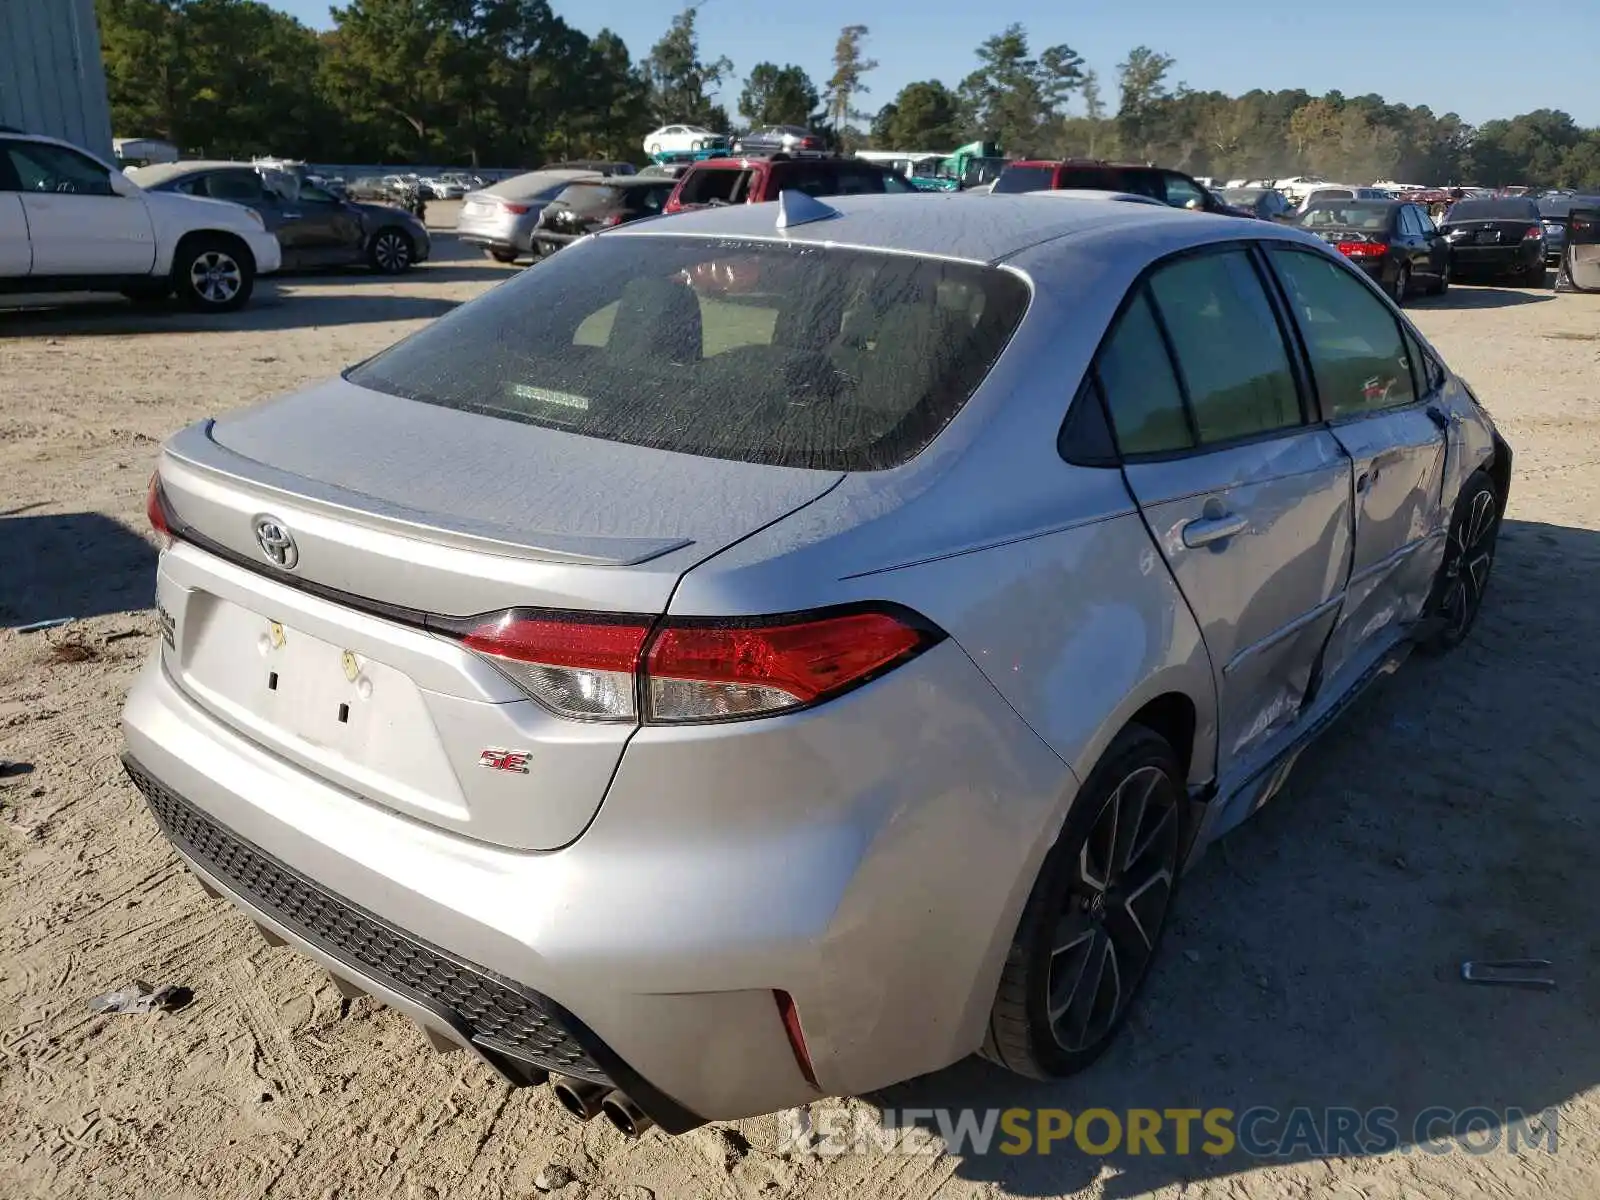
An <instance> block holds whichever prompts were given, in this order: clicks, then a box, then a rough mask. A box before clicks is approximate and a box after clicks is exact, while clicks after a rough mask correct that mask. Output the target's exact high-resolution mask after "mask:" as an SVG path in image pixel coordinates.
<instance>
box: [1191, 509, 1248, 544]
mask: <svg viewBox="0 0 1600 1200" xmlns="http://www.w3.org/2000/svg"><path fill="white" fill-rule="evenodd" d="M1248 528H1250V522H1249V520H1248V519H1247V518H1245V517H1242V516H1240V515H1239V514H1238V513H1232V514H1230V515H1228V516H1224V517H1199V518H1196V519H1195V520H1193V521H1190V522H1189V523H1188V524H1187V525H1185V526H1184V527H1183V544H1184V545H1185V546H1187V547H1189V549H1191V550H1194V549H1197V548H1198V547H1200V546H1209V545H1210V544H1211V543H1212V542H1220V541H1222V540H1223V539H1224V538H1231V537H1233V536H1234V535H1236V534H1240V533H1243V532H1244V531H1245V530H1246V529H1248Z"/></svg>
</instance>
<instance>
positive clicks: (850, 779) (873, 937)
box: [123, 643, 1073, 1130]
mask: <svg viewBox="0 0 1600 1200" xmlns="http://www.w3.org/2000/svg"><path fill="white" fill-rule="evenodd" d="M758 726H759V728H758ZM123 730H124V736H125V739H126V743H127V749H128V761H129V770H130V774H132V775H133V777H134V778H135V780H136V782H137V783H138V784H139V786H140V788H141V790H142V791H144V793H145V794H146V796H147V797H148V798H149V801H150V805H151V809H152V811H153V812H154V813H155V815H156V818H157V820H158V822H159V823H160V824H161V826H162V828H163V831H164V832H165V833H166V834H167V836H168V837H169V839H170V840H171V841H172V842H173V844H174V846H175V847H176V848H177V850H178V852H179V854H180V855H181V856H182V857H183V858H184V859H185V861H186V862H188V863H189V865H190V866H191V867H193V868H194V869H195V872H196V874H198V875H199V876H200V877H201V878H202V879H204V880H205V881H206V882H208V883H209V884H210V886H211V887H213V888H215V889H216V890H218V891H220V892H222V893H224V894H225V895H226V896H227V897H228V898H229V899H230V900H231V901H232V902H233V903H235V904H236V905H237V906H238V907H240V908H241V909H243V910H244V911H245V912H246V913H247V914H248V915H249V916H250V917H251V918H252V919H254V920H256V921H257V922H258V923H260V924H262V925H263V926H265V927H266V928H268V929H270V930H271V931H272V932H273V933H274V934H275V935H276V936H277V937H280V938H282V939H284V940H286V941H288V942H290V943H291V944H292V945H294V946H295V948H297V949H298V950H299V951H301V952H302V953H304V954H306V955H308V956H309V957H311V958H312V959H314V960H316V961H318V962H320V963H322V964H323V965H324V966H325V967H327V968H328V969H329V970H331V971H332V972H334V973H335V974H336V975H338V976H341V977H342V978H344V979H347V980H352V981H354V982H355V983H356V984H358V985H359V986H360V987H361V988H362V989H363V990H366V991H368V992H370V993H371V994H373V995H375V996H377V997H378V998H379V999H381V1000H383V1001H384V1002H386V1003H389V1004H391V1005H393V1006H394V1007H396V1008H397V1009H399V1010H401V1011H403V1012H405V1013H406V1014H407V1015H409V1016H410V1017H412V1018H413V1019H414V1020H416V1021H417V1022H418V1023H419V1024H421V1025H423V1026H424V1027H425V1028H427V1029H428V1030H430V1031H431V1032H432V1033H433V1034H435V1035H436V1036H438V1037H442V1038H444V1039H446V1040H448V1041H450V1042H453V1043H456V1044H458V1045H463V1046H467V1047H469V1048H470V1049H471V1050H472V1051H473V1053H475V1054H476V1055H478V1056H479V1057H480V1058H481V1059H483V1060H484V1061H486V1062H488V1063H489V1064H490V1065H491V1066H493V1067H494V1068H495V1069H496V1070H497V1071H499V1072H500V1073H501V1074H502V1075H504V1076H506V1077H507V1078H509V1079H513V1080H515V1081H517V1082H521V1083H529V1082H535V1081H537V1080H538V1079H539V1078H540V1077H541V1073H542V1071H545V1070H554V1071H560V1072H563V1073H566V1074H572V1075H575V1076H578V1077H584V1078H591V1079H598V1080H602V1081H608V1082H610V1083H612V1084H613V1085H616V1086H618V1087H620V1088H622V1090H624V1091H625V1092H627V1094H628V1095H630V1096H631V1097H632V1098H633V1099H634V1101H635V1102H636V1103H638V1104H639V1105H640V1107H641V1108H643V1109H645V1111H647V1112H649V1113H650V1115H651V1116H652V1117H654V1119H655V1120H656V1121H657V1123H659V1124H660V1125H662V1127H663V1128H666V1129H669V1130H671V1129H677V1128H687V1127H690V1126H692V1125H694V1124H697V1123H699V1122H700V1121H701V1120H722V1119H734V1118H739V1117H744V1116H750V1115H755V1114H758V1113H764V1112H772V1111H776V1110H779V1109H783V1108H787V1107H791V1106H794V1105H796V1104H802V1103H805V1102H807V1101H809V1100H812V1099H815V1098H816V1097H817V1096H818V1094H819V1092H818V1088H816V1087H813V1086H812V1085H811V1084H810V1083H809V1082H808V1081H807V1080H806V1078H805V1076H804V1074H803V1073H802V1070H801V1068H800V1066H799V1065H798V1063H797V1061H796V1058H795V1055H794V1052H793V1050H792V1049H791V1047H790V1045H789V1042H788V1039H787V1036H786V1034H785V1032H784V1028H783V1024H782V1021H781V1018H780V1015H779V1010H778V1007H777V1003H776V1000H775V998H774V994H773V993H774V990H775V989H781V990H783V991H786V992H788V993H789V995H791V996H792V997H793V999H794V1001H795V1005H796V1007H797V1009H798V1012H799V1014H800V1019H801V1023H802V1027H803V1029H804V1035H805V1038H806V1043H807V1048H808V1051H809V1054H810V1057H811V1060H812V1063H813V1065H814V1068H815V1075H816V1078H817V1080H818V1083H819V1085H820V1088H821V1091H822V1092H826V1093H836V1094H854V1093H859V1092H863V1091H870V1090H872V1089H874V1088H877V1087H882V1086H885V1085H887V1084H889V1083H893V1082H896V1081H899V1080H902V1079H907V1078H910V1077H913V1076H916V1075H920V1074H924V1073H926V1072H928V1071H932V1070H936V1069H938V1068H940V1067H943V1066H946V1065H948V1064H950V1063H952V1062H954V1061H956V1060H958V1059H960V1058H962V1057H965V1056H966V1055H968V1054H970V1053H972V1052H973V1051H975V1050H976V1049H977V1048H978V1046H979V1044H980V1043H981V1041H982V1037H983V1031H984V1028H985V1025H986V1021H987V1017H988V1013H989V1009H990V1007H991V1005H992V1003H993V997H994V988H995V986H996V980H997V979H998V975H999V970H1000V966H1001V963H1002V960H1003V958H1004V954H1005V951H1006V949H1007V948H1008V946H1009V943H1010V940H1011V936H1012V933H1013V931H1014V929H1015V926H1016V921H1017V919H1018V915H1019V914H1020V911H1021V906H1022V904H1023V903H1024V901H1025V900H1026V897H1027V893H1028V890H1029V888H1030V887H1031V885H1032V881H1033V878H1034V874H1035V872H1036V870H1037V866H1038V863H1039V861H1041V860H1042V858H1043V855H1044V853H1045V851H1046V850H1047V848H1048V845H1049V843H1050V841H1051V839H1052V838H1053V836H1054V832H1055V829H1056V828H1057V827H1058V824H1059V820H1060V819H1061V816H1062V815H1063V810H1064V806H1065V804H1066V802H1067V801H1069V800H1070V796H1071V792H1072V790H1073V785H1071V783H1070V782H1068V783H1067V784H1066V786H1065V792H1066V795H1063V790H1064V789H1063V780H1064V779H1065V780H1068V781H1070V779H1071V776H1070V772H1068V771H1067V770H1066V769H1065V767H1064V766H1063V764H1062V763H1061V761H1060V759H1059V758H1057V757H1056V756H1055V755H1053V754H1052V753H1051V752H1050V751H1049V750H1048V749H1047V748H1046V747H1045V745H1044V743H1043V742H1041V741H1040V740H1039V739H1038V738H1037V736H1036V735H1035V734H1034V733H1033V732H1032V731H1031V730H1029V729H1028V728H1027V727H1026V726H1025V725H1024V724H1023V723H1022V722H1021V721H1020V719H1018V718H1017V717H1016V715H1015V714H1014V713H1013V712H1012V711H1011V710H1010V709H1009V707H1007V706H1006V705H1005V704H1004V702H1003V701H1002V700H1001V699H1000V697H999V695H998V694H997V693H996V692H994V690H993V689H992V687H990V685H989V684H988V683H987V681H986V680H985V679H984V678H983V677H982V675H981V674H980V673H979V672H978V670H977V668H976V667H974V666H973V665H972V663H971V661H970V660H969V659H968V658H967V657H966V655H965V654H963V653H962V652H961V650H960V649H959V648H958V647H956V646H955V645H954V644H953V643H946V644H944V645H941V646H937V647H935V648H934V649H933V650H931V651H929V652H928V653H926V654H924V655H923V656H922V657H921V658H919V659H918V660H916V661H915V662H913V663H911V664H908V665H907V666H905V667H902V668H901V669H900V670H899V671H897V672H895V673H894V674H893V675H891V676H888V677H886V678H885V679H883V680H879V681H877V682H876V683H874V684H871V685H869V686H867V687H865V688H862V689H860V690H859V691H857V692H855V693H852V694H851V695H850V696H846V697H843V698H841V699H840V700H838V701H835V702H834V703H833V704H831V705H825V706H823V707H821V708H819V709H816V710H812V711H810V712H806V713H797V714H793V715H791V716H789V717H780V718H774V719H769V720H766V721H762V722H759V723H756V722H752V723H749V724H748V725H746V726H744V727H743V728H742V729H739V728H735V727H732V726H711V727H701V728H684V729H666V728H659V729H656V728H647V729H644V730H641V731H640V732H639V733H638V734H637V735H636V736H635V738H634V740H633V743H632V744H631V746H630V749H629V750H628V752H627V754H626V755H625V756H624V759H623V761H622V764H621V765H620V767H619V768H618V770H617V774H616V778H615V781H614V782H613V784H612V786H611V789H610V791H609V792H608V793H607V796H606V800H605V803H604V804H603V805H602V807H601V810H600V812H599V814H598V815H597V816H596V817H595V819H594V821H593V823H592V825H591V826H590V828H589V829H588V830H587V831H586V832H585V833H584V834H583V835H582V836H581V837H580V838H578V840H577V841H575V842H573V843H572V844H571V845H569V846H567V847H566V848H565V849H562V850H559V851H553V852H542V853H535V852H528V851H516V850H508V849H502V848H499V847H495V846H490V845H486V844H484V843H481V842H477V841H473V840H470V839H467V838H463V837H460V836H458V835H455V834H451V833H448V832H446V831H444V830H441V829H437V828H434V827H431V826H428V825H425V824H422V823H420V822H418V821H415V820H409V819H405V818H402V817H399V816H397V815H395V814H394V813H392V812H390V811H388V810H386V809H383V808H380V807H378V806H376V805H374V804H371V803H369V802H366V801H363V800H360V799H357V798H356V797H354V796H353V795H351V794H350V793H348V792H346V791H343V790H342V789H339V788H336V787H334V786H332V785H330V784H328V783H326V782H324V781H323V780H322V779H320V778H319V777H317V776H315V775H313V774H311V773H309V772H307V771H305V770H302V769H301V768H299V767H297V766H294V765H292V764H290V763H288V762H286V761H285V760H283V759H281V758H279V757H277V756H276V755H273V754H271V753H270V752H268V751H266V750H264V749H263V748H261V747H259V746H257V745H256V744H255V743H253V742H251V741H249V740H248V739H246V738H244V737H242V736H240V735H239V734H237V733H236V732H234V731H233V730H232V729H230V728H228V727H226V726H224V725H222V724H221V723H219V722H218V721H216V720H215V719H214V718H212V717H210V716H209V715H208V714H206V713H205V712H204V711H202V710H201V709H200V708H198V707H197V706H196V705H195V704H194V703H193V702H192V701H190V700H189V699H188V697H187V696H185V695H184V694H183V693H182V691H181V690H180V689H179V688H178V687H177V686H176V685H175V684H174V683H173V681H172V680H171V678H170V677H169V676H168V674H167V672H166V670H165V668H164V667H163V665H162V664H161V661H160V658H159V656H158V657H156V658H155V659H153V660H152V662H151V663H150V665H149V667H148V668H147V669H146V670H145V671H144V672H143V673H142V674H141V676H140V677H139V679H138V681H137V683H136V684H135V686H134V688H133V690H132V692H131V693H130V695H129V698H128V702H127V706H126V708H125V710H124V714H123ZM885 747H895V748H896V749H895V751H894V753H893V754H892V755H891V754H886V752H885ZM887 760H892V761H887Z"/></svg>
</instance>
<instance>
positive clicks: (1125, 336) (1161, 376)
mask: <svg viewBox="0 0 1600 1200" xmlns="http://www.w3.org/2000/svg"><path fill="white" fill-rule="evenodd" d="M1095 371H1096V373H1097V374H1098V375H1099V377H1100V387H1101V389H1102V390H1103V391H1104V393H1105V398H1106V407H1107V408H1108V409H1109V410H1110V412H1111V424H1112V427H1113V428H1114V429H1115V430H1116V433H1117V446H1118V448H1119V449H1121V451H1122V452H1123V453H1124V454H1163V453H1171V452H1173V451H1177V450H1188V449H1190V448H1191V447H1193V445H1194V434H1193V433H1192V432H1191V430H1190V428H1189V418H1188V416H1187V415H1186V414H1185V412H1184V408H1183V392H1182V391H1181V390H1180V389H1179V387H1178V380H1177V377H1176V376H1175V375H1174V374H1173V371H1172V360H1171V358H1170V357H1169V356H1168V354H1167V347H1166V343H1165V342H1164V341H1163V340H1162V338H1161V329H1160V327H1159V326H1158V325H1157V324H1156V318H1155V313H1154V311H1153V310H1152V309H1151V307H1150V298H1149V295H1148V293H1147V292H1146V291H1145V289H1144V288H1140V289H1139V293H1138V295H1136V296H1135V297H1134V300H1133V303H1132V304H1130V305H1129V306H1128V308H1127V311H1125V312H1124V313H1123V314H1122V319H1121V320H1120V321H1118V322H1117V328H1116V331H1115V332H1113V333H1112V335H1111V337H1110V339H1109V340H1108V341H1107V342H1106V344H1105V345H1104V346H1103V347H1101V350H1100V357H1099V358H1098V359H1096V360H1095Z"/></svg>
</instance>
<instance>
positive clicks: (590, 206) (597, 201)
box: [556, 183, 622, 214]
mask: <svg viewBox="0 0 1600 1200" xmlns="http://www.w3.org/2000/svg"><path fill="white" fill-rule="evenodd" d="M621 192H622V189H621V188H614V187H606V186H605V185H604V184H594V183H574V184H572V185H571V186H570V187H568V188H567V189H566V190H565V191H564V192H562V193H561V195H559V196H557V197H556V200H557V202H558V203H561V204H564V205H566V206H567V207H568V208H570V209H571V210H572V211H573V212H575V213H585V214H587V213H596V212H600V211H602V210H604V209H608V208H616V207H617V205H618V203H619V202H620V201H621V199H622V196H621Z"/></svg>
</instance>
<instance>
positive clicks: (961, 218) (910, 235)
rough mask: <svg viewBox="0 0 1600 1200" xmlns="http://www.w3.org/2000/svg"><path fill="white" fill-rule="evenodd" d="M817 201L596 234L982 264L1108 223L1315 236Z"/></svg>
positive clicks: (1141, 216)
mask: <svg viewBox="0 0 1600 1200" xmlns="http://www.w3.org/2000/svg"><path fill="white" fill-rule="evenodd" d="M820 203H821V204H823V205H826V206H827V207H828V208H831V209H833V210H834V211H835V212H836V213H838V214H839V215H838V216H836V217H832V218H829V219H827V220H820V221H811V222H808V223H806V224H801V225H791V226H790V227H789V228H788V229H785V230H779V229H778V228H777V218H778V211H779V208H778V205H777V204H775V203H766V204H730V205H725V206H721V207H716V208H703V209H693V210H689V211H686V212H682V213H678V214H676V215H674V216H670V217H665V218H661V219H653V220H646V221H639V222H635V223H634V224H632V225H625V226H622V227H620V228H618V229H616V230H612V231H607V232H606V233H605V234H602V235H601V236H604V237H661V236H674V235H680V236H688V237H742V238H752V239H768V240H782V241H786V242H790V243H798V244H807V245H834V246H853V247H858V248H864V249H876V250H886V251H889V252H898V253H903V254H919V255H924V256H927V257H932V258H954V259H964V260H967V261H971V262H984V263H993V262H998V261H1000V260H1001V259H1006V258H1011V257H1012V256H1014V255H1017V254H1019V253H1021V252H1022V251H1025V250H1027V249H1029V248H1030V247H1034V246H1038V245H1040V244H1042V243H1045V242H1052V241H1056V240H1058V239H1061V238H1068V237H1071V238H1075V239H1082V240H1085V241H1086V242H1087V241H1090V240H1093V239H1095V238H1099V237H1101V236H1105V235H1109V234H1110V233H1111V232H1113V231H1124V232H1128V233H1130V234H1131V235H1133V236H1134V238H1135V240H1136V241H1139V242H1141V243H1149V244H1152V245H1154V244H1157V243H1159V244H1160V245H1161V246H1166V245H1168V244H1170V245H1171V247H1172V248H1173V249H1178V248H1181V247H1182V246H1183V245H1186V244H1196V245H1198V244H1202V243H1204V242H1207V241H1219V240H1226V239H1227V238H1228V237H1230V236H1231V237H1233V238H1238V237H1241V236H1249V237H1283V238H1286V239H1287V240H1291V241H1296V242H1301V243H1308V242H1309V243H1311V244H1317V245H1320V243H1318V242H1317V240H1316V239H1314V238H1312V237H1311V236H1310V235H1309V234H1305V233H1302V232H1299V231H1295V230H1290V229H1287V228H1286V227H1283V226H1279V225H1276V224H1274V223H1270V222H1264V221H1240V220H1239V219H1238V218H1236V217H1224V216H1213V215H1210V214H1207V213H1195V212H1189V211H1187V210H1183V209H1176V208H1169V207H1167V206H1166V205H1164V204H1162V205H1144V204H1127V203H1124V202H1121V201H1112V200H1083V201H1080V202H1077V203H1069V204H1063V203H1062V202H1061V201H1060V200H1058V199H1055V198H1053V197H1051V196H1046V195H1041V194H1038V193H1026V194H1023V195H1014V196H1007V195H987V196H984V197H983V198H982V199H981V200H980V199H978V198H977V197H975V196H972V195H964V194H963V193H961V192H919V193H917V194H916V195H913V196H898V195H894V196H891V195H861V196H823V197H821V198H820ZM1245 226H1249V227H1250V228H1248V229H1246V228H1244V227H1245ZM1161 252H1162V253H1164V252H1165V250H1164V249H1163V250H1162V251H1161Z"/></svg>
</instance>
